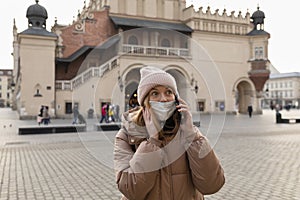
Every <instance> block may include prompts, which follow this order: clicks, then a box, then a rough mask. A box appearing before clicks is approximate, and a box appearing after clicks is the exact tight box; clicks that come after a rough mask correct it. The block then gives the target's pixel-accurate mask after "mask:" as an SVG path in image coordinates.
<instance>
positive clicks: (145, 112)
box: [143, 107, 159, 139]
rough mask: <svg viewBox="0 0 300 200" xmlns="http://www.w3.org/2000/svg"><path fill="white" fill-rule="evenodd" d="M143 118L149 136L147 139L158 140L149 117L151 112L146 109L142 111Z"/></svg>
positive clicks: (154, 127)
mask: <svg viewBox="0 0 300 200" xmlns="http://www.w3.org/2000/svg"><path fill="white" fill-rule="evenodd" d="M143 118H144V121H145V125H146V129H147V132H148V134H149V137H152V138H155V139H158V132H159V130H157V128H156V126H155V123H154V121H153V118H152V117H151V112H150V110H149V108H147V107H145V108H144V109H143Z"/></svg>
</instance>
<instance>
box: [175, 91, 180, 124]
mask: <svg viewBox="0 0 300 200" xmlns="http://www.w3.org/2000/svg"><path fill="white" fill-rule="evenodd" d="M175 105H176V106H177V105H179V100H178V97H177V95H175ZM176 111H177V113H178V119H177V120H178V123H180V121H181V112H179V111H178V108H176Z"/></svg>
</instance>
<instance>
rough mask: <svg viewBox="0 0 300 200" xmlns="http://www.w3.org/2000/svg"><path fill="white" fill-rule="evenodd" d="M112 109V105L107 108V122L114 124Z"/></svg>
mask: <svg viewBox="0 0 300 200" xmlns="http://www.w3.org/2000/svg"><path fill="white" fill-rule="evenodd" d="M114 115H115V114H114V108H113V106H112V105H109V108H108V120H109V122H115V117H114Z"/></svg>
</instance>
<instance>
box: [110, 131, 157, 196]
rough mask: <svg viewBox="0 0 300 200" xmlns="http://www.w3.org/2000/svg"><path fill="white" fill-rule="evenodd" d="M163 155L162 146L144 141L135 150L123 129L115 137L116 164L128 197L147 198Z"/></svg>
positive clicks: (121, 189) (122, 186) (121, 186)
mask: <svg viewBox="0 0 300 200" xmlns="http://www.w3.org/2000/svg"><path fill="white" fill-rule="evenodd" d="M161 162H162V156H161V151H160V148H159V147H158V146H157V145H156V144H154V143H152V142H151V141H148V140H147V141H143V142H141V144H140V145H139V147H138V148H137V149H136V151H135V152H134V151H133V150H132V148H131V146H130V144H129V143H128V140H127V136H126V134H125V133H124V132H122V130H120V131H119V133H118V134H117V136H116V138H115V149H114V164H115V171H116V182H117V185H118V189H119V190H120V192H121V193H122V194H123V195H124V196H125V197H126V198H128V199H145V197H146V196H147V194H148V193H149V192H150V191H151V190H152V189H153V187H154V185H155V182H156V179H157V177H158V175H159V173H158V170H159V168H160V166H161Z"/></svg>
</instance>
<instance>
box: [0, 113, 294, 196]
mask: <svg viewBox="0 0 300 200" xmlns="http://www.w3.org/2000/svg"><path fill="white" fill-rule="evenodd" d="M288 115H290V116H291V115H294V116H298V117H300V111H298V110H297V111H294V112H289V113H288V112H286V113H283V116H288ZM225 119H226V121H225V123H224V128H223V129H222V133H221V135H218V138H217V140H216V142H215V144H214V149H215V151H216V153H217V155H218V157H219V158H220V160H221V163H222V165H223V167H224V171H225V176H226V183H225V185H224V187H223V188H222V189H221V190H220V191H219V192H218V193H216V194H213V195H208V196H206V200H248V199H249V200H253V199H257V200H261V199H262V200H269V199H270V200H282V199H284V200H300V189H299V183H300V159H299V158H300V124H275V116H274V113H273V112H271V111H266V112H265V113H264V115H259V116H258V115H254V116H253V117H252V118H251V119H250V118H249V117H248V116H247V115H229V116H226V118H225ZM209 120H210V117H209V116H203V117H202V118H201V128H200V129H201V130H202V131H203V132H204V133H206V131H207V130H208V129H209V128H211V127H209V126H208V123H209ZM70 122H71V120H69V121H67V120H64V121H59V120H58V121H55V120H54V121H53V122H52V123H70ZM30 123H34V122H33V121H19V120H17V119H16V114H15V113H14V112H12V111H10V110H7V109H2V110H0V181H1V182H0V199H1V200H2V199H13V200H14V199H22V200H23V199H28V200H29V199H30V200H31V199H120V196H121V195H120V193H119V192H118V190H117V188H116V186H115V181H114V178H115V176H114V171H113V165H112V148H113V140H114V135H115V133H116V132H105V133H101V132H94V131H88V132H84V133H66V134H63V133H60V134H42V135H18V134H17V127H18V126H20V125H23V124H30ZM91 123H93V122H91ZM214 123H219V124H221V123H222V119H221V120H220V122H218V121H217V120H216V121H213V122H212V124H214Z"/></svg>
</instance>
